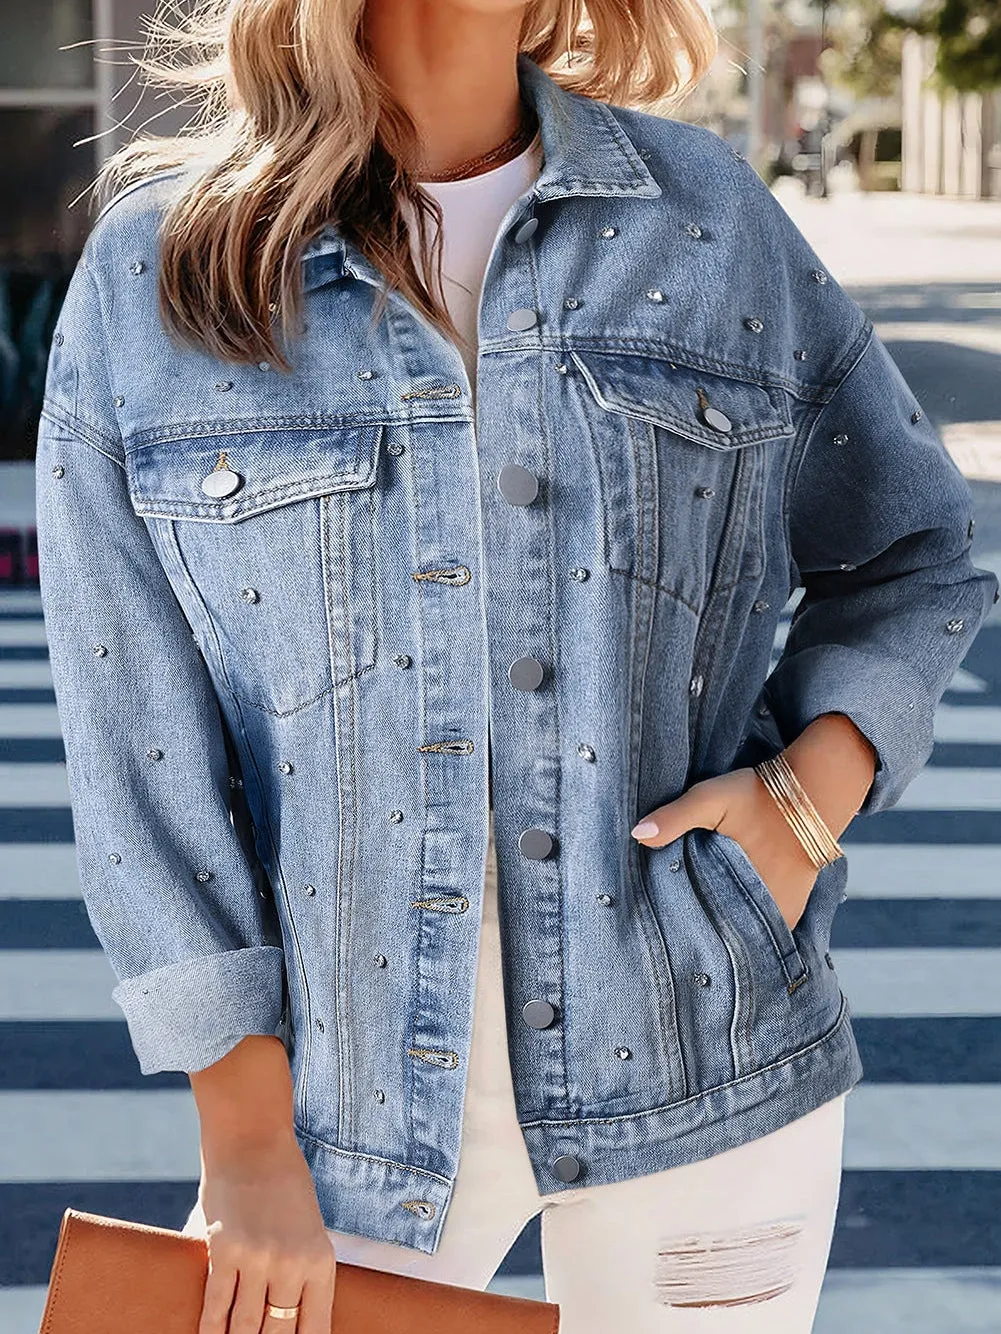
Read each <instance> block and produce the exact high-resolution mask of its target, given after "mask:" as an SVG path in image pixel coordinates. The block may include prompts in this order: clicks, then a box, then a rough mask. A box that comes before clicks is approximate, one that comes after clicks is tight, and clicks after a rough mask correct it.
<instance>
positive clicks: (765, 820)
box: [633, 713, 878, 930]
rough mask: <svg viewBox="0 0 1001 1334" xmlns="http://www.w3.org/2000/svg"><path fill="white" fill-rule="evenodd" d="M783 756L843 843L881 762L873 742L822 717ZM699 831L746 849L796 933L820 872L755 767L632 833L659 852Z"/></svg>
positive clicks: (711, 785)
mask: <svg viewBox="0 0 1001 1334" xmlns="http://www.w3.org/2000/svg"><path fill="white" fill-rule="evenodd" d="M784 754H785V758H786V759H787V760H788V761H789V764H790V765H791V766H792V769H793V772H794V773H795V775H796V777H797V778H798V779H799V781H800V783H801V784H802V785H803V788H804V789H805V791H806V793H807V795H808V796H809V798H810V800H811V801H812V802H813V804H814V806H815V807H816V808H817V812H818V814H819V815H820V818H821V819H822V820H823V821H824V823H825V824H826V825H827V827H828V829H830V831H831V833H832V834H833V835H834V837H835V838H840V837H841V834H842V833H843V832H844V830H845V829H846V828H847V827H848V825H849V823H850V822H851V820H852V818H853V817H854V816H855V815H856V814H857V813H858V810H859V808H860V806H861V805H862V802H863V801H864V799H865V796H866V793H867V792H868V791H869V788H870V787H871V786H872V779H873V774H874V773H875V769H876V763H877V760H878V756H877V752H876V750H875V748H874V747H873V745H872V743H871V742H870V741H869V740H868V738H867V737H866V736H865V734H864V733H863V732H861V731H860V730H859V728H858V727H856V725H855V724H854V723H853V722H852V720H851V719H850V718H849V717H848V716H847V715H846V714H843V713H822V714H821V715H820V716H819V717H817V718H815V719H814V720H813V722H811V723H810V724H809V725H808V726H807V727H805V728H804V729H803V731H802V732H801V733H800V734H799V736H798V737H797V738H796V739H795V741H793V742H792V743H791V744H790V745H789V746H787V747H786V748H785V751H784ZM647 825H649V826H650V828H646V826H647ZM693 828H702V829H716V830H718V831H719V832H720V833H721V834H726V835H727V836H728V837H729V838H732V839H735V840H736V842H738V843H739V844H740V846H741V847H742V848H743V849H744V851H745V852H746V853H747V856H748V857H749V858H750V860H751V862H752V864H753V866H754V869H755V870H756V871H757V873H758V875H759V876H760V877H761V879H762V880H763V881H764V883H765V886H766V887H767V889H768V890H769V892H770V893H771V896H772V898H773V899H774V900H775V902H776V903H777V904H778V906H779V911H780V912H781V913H782V916H783V918H784V919H785V922H786V925H787V926H788V927H789V929H790V930H792V928H793V927H794V926H795V925H796V923H797V922H798V921H799V919H800V918H801V917H802V915H803V911H804V909H805V908H806V903H807V900H808V899H809V897H810V891H811V890H812V889H813V886H814V884H815V883H816V879H817V874H818V872H817V868H816V867H815V866H814V864H813V862H812V861H811V860H810V858H809V857H808V856H807V854H806V850H805V848H804V847H803V845H802V844H801V843H800V841H799V839H798V838H797V837H796V835H795V833H794V832H793V830H792V827H791V825H790V824H789V823H788V821H787V820H786V818H785V816H784V815H783V814H782V812H781V810H780V809H779V807H778V805H777V804H776V802H775V800H774V798H773V797H772V795H771V793H770V792H769V791H768V789H767V788H766V787H765V785H764V783H763V782H762V781H761V779H760V778H759V777H758V775H757V774H756V773H755V772H754V769H753V768H751V767H748V768H745V769H734V770H732V771H731V772H730V773H725V774H719V775H717V776H716V777H715V778H704V779H702V780H701V781H700V782H698V783H693V784H692V786H691V787H690V788H689V789H688V790H687V791H686V792H683V793H682V794H681V796H680V797H677V798H676V799H675V800H674V801H669V802H668V803H667V804H666V805H664V806H658V807H657V809H656V810H654V811H651V812H650V814H649V815H647V816H645V817H644V819H643V820H641V821H640V823H639V824H638V825H636V827H635V829H634V830H633V836H634V837H636V838H638V840H639V841H640V842H641V843H643V844H644V845H645V846H647V847H651V848H660V847H663V846H664V844H665V843H671V842H673V841H674V840H675V839H676V838H680V837H681V835H682V834H683V833H684V832H685V830H686V829H693Z"/></svg>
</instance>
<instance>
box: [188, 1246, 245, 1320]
mask: <svg viewBox="0 0 1001 1334" xmlns="http://www.w3.org/2000/svg"><path fill="white" fill-rule="evenodd" d="M238 1277H239V1271H238V1270H237V1268H236V1266H235V1265H234V1264H224V1263H221V1262H220V1261H218V1260H214V1259H213V1257H212V1253H211V1249H210V1251H209V1273H208V1278H207V1279H206V1281H205V1295H204V1297H203V1298H202V1315H201V1320H200V1321H199V1322H198V1334H226V1326H227V1324H228V1323H229V1310H230V1307H231V1306H232V1304H233V1294H234V1293H235V1292H236V1283H237V1278H238Z"/></svg>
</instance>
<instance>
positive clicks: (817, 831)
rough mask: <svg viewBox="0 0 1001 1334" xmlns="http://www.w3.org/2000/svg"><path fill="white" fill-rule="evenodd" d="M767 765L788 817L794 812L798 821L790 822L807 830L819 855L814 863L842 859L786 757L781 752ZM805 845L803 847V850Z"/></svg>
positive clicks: (821, 864) (819, 864)
mask: <svg viewBox="0 0 1001 1334" xmlns="http://www.w3.org/2000/svg"><path fill="white" fill-rule="evenodd" d="M764 763H765V765H766V767H767V769H768V770H769V772H770V774H771V775H772V776H773V777H774V780H775V784H776V786H777V787H778V788H779V789H780V790H781V791H782V793H783V794H784V797H785V800H786V803H787V809H788V812H789V814H790V815H792V813H793V812H795V817H796V818H795V821H794V820H792V819H791V820H790V823H794V824H795V825H798V826H799V827H800V828H805V830H806V831H807V838H808V840H809V844H810V846H812V847H813V849H814V851H815V853H816V856H815V857H814V861H815V863H816V864H817V865H818V867H820V866H823V865H826V864H827V863H829V862H831V861H835V860H836V859H837V858H838V857H840V856H842V855H843V853H842V851H841V848H840V847H839V846H838V843H837V840H836V839H835V838H834V836H833V834H832V833H831V831H830V830H829V829H828V827H827V825H826V824H825V822H824V820H823V819H822V818H821V816H820V813H819V812H818V811H817V808H816V807H815V806H814V805H813V802H812V801H811V800H810V798H809V795H808V794H807V792H806V791H805V789H804V788H803V785H802V784H801V783H800V782H799V779H798V778H797V777H796V774H795V772H794V771H793V769H792V766H791V765H790V764H789V761H788V760H787V759H786V757H785V755H783V754H781V753H780V754H779V755H777V756H775V757H774V758H773V760H772V761H771V762H769V761H765V762H764ZM801 841H802V839H801ZM806 846H807V845H806V844H804V847H806ZM807 850H809V848H808V849H807Z"/></svg>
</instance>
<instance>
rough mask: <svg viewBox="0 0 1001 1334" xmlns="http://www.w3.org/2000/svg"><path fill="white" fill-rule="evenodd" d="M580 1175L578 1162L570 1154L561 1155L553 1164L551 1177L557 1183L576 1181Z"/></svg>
mask: <svg viewBox="0 0 1001 1334" xmlns="http://www.w3.org/2000/svg"><path fill="white" fill-rule="evenodd" d="M580 1173H581V1164H580V1160H579V1159H577V1158H575V1157H574V1156H573V1154H572V1153H561V1154H560V1156H559V1157H558V1158H557V1159H556V1161H555V1163H553V1176H554V1177H556V1179H557V1181H576V1180H577V1178H578V1177H579V1176H580Z"/></svg>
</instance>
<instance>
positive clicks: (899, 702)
mask: <svg viewBox="0 0 1001 1334" xmlns="http://www.w3.org/2000/svg"><path fill="white" fill-rule="evenodd" d="M765 698H766V701H767V704H768V706H769V708H770V709H771V712H772V716H773V718H774V719H775V723H776V726H777V727H778V730H779V733H780V734H781V737H782V743H783V745H786V746H788V745H790V744H791V743H792V742H793V741H794V740H795V739H796V737H797V736H799V734H800V733H801V732H802V731H803V730H804V728H806V727H807V726H808V725H809V724H810V723H812V722H813V720H814V719H815V718H819V717H820V715H821V714H824V713H844V714H847V716H848V717H849V718H850V719H851V720H852V722H853V723H854V724H855V726H856V727H857V728H858V729H859V731H860V732H862V733H863V735H864V736H865V737H867V738H868V740H869V741H870V742H871V743H872V745H873V746H874V747H875V749H876V753H877V763H876V772H875V776H874V777H873V781H872V786H871V787H870V788H869V791H868V793H867V794H866V798H865V801H864V802H863V803H862V805H861V807H860V808H859V814H860V815H872V814H875V813H876V812H877V811H883V810H886V809H888V808H889V807H891V806H893V805H894V804H895V803H896V802H897V801H898V800H899V799H900V796H901V794H902V793H903V791H904V789H905V788H906V787H907V785H908V784H909V783H910V782H911V781H912V780H913V779H914V778H915V777H916V776H917V774H918V773H920V771H921V769H922V768H923V767H924V765H925V763H926V762H927V760H928V757H929V756H930V755H931V753H932V749H933V747H934V743H935V704H934V701H933V700H932V699H931V697H930V695H929V693H928V691H927V690H926V688H925V686H924V683H923V682H922V681H921V678H920V677H919V676H918V675H917V673H916V672H913V671H912V670H911V669H910V668H908V667H907V666H905V665H904V664H903V663H900V662H898V661H896V660H894V659H892V658H885V657H881V656H879V655H878V654H874V653H868V652H866V651H865V650H863V649H857V648H852V647H849V646H848V645H845V644H816V645H813V646H812V647H810V648H804V649H800V650H799V651H798V652H796V653H794V654H793V655H792V656H790V657H789V658H788V659H786V660H784V661H780V662H779V665H778V666H777V667H776V668H775V670H774V671H773V673H772V674H771V676H770V677H769V678H768V682H767V684H766V689H765Z"/></svg>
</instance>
